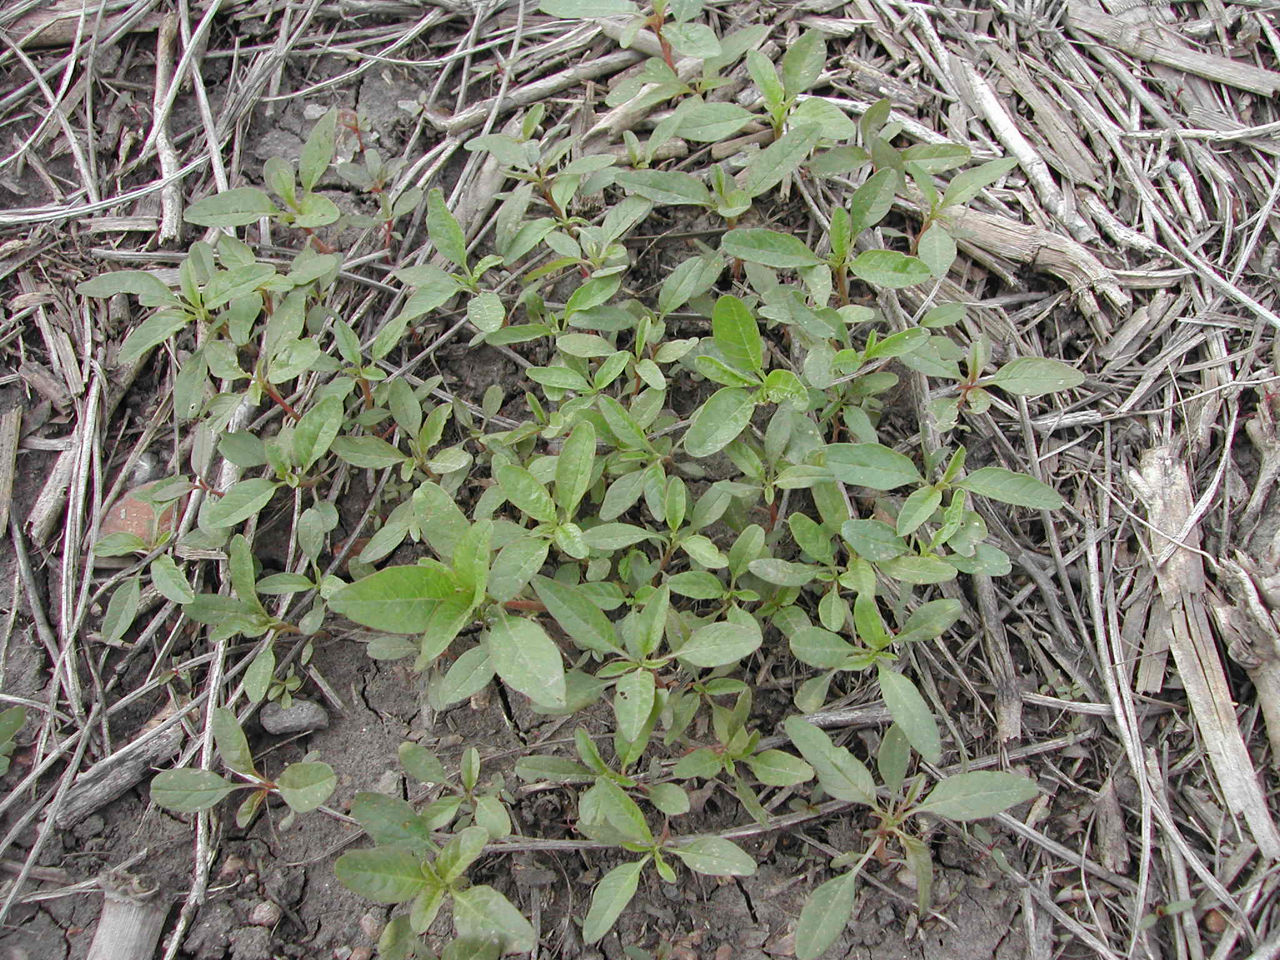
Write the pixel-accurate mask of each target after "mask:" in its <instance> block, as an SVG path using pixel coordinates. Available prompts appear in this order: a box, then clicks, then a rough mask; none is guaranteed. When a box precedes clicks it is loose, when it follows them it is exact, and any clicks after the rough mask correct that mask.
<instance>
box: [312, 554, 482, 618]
mask: <svg viewBox="0 0 1280 960" xmlns="http://www.w3.org/2000/svg"><path fill="white" fill-rule="evenodd" d="M456 587H457V585H456V583H455V581H454V579H453V576H452V575H451V574H450V573H449V571H448V570H447V569H446V568H444V567H443V566H442V565H440V564H436V565H435V566H411V567H387V568H385V569H383V570H379V571H378V572H377V573H371V574H370V575H369V576H367V577H364V578H362V579H360V580H357V581H356V582H355V583H353V584H351V585H350V586H346V587H343V588H342V589H340V590H338V591H337V592H336V593H335V594H334V595H333V597H332V598H330V600H329V608H330V609H331V610H333V612H334V613H338V614H341V615H342V616H344V617H348V618H350V619H352V620H354V621H355V622H356V623H359V624H361V625H363V626H366V627H371V628H373V629H374V630H385V631H386V632H387V633H421V632H422V631H423V630H426V629H427V627H428V626H429V625H430V623H431V616H432V614H433V613H434V611H435V608H436V605H437V604H438V603H439V601H441V600H445V599H448V598H449V597H451V596H452V595H453V593H454V591H455V589H456Z"/></svg>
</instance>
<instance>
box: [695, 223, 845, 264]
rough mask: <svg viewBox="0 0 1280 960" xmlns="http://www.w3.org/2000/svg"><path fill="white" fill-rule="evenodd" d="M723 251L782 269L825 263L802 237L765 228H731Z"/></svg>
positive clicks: (722, 241) (722, 248) (725, 239)
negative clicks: (806, 244) (807, 245)
mask: <svg viewBox="0 0 1280 960" xmlns="http://www.w3.org/2000/svg"><path fill="white" fill-rule="evenodd" d="M720 250H721V251H722V252H723V253H726V254H728V255H729V256H731V257H737V258H738V259H740V260H746V261H747V262H748V263H759V264H763V265H764V266H766V267H775V268H777V269H779V270H785V269H790V268H794V267H812V266H814V265H815V264H818V263H820V262H821V260H820V259H819V257H818V255H817V254H816V253H814V252H813V251H812V250H810V249H809V248H808V247H806V246H805V244H804V241H803V240H801V239H800V238H799V237H793V236H792V235H791V234H789V233H779V232H778V231H777V230H765V229H763V228H761V227H740V228H739V229H737V230H730V231H729V232H728V233H726V234H725V235H724V237H723V239H722V240H721V241H720Z"/></svg>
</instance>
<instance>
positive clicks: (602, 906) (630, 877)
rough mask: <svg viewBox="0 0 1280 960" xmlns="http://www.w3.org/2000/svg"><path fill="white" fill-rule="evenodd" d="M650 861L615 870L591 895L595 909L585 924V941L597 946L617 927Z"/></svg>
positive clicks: (592, 909)
mask: <svg viewBox="0 0 1280 960" xmlns="http://www.w3.org/2000/svg"><path fill="white" fill-rule="evenodd" d="M648 862H649V858H648V857H645V858H644V859H643V860H633V861H632V862H630V863H624V864H621V865H619V866H616V867H614V868H613V869H612V870H610V871H609V872H608V873H606V874H605V875H604V876H603V877H601V878H600V882H599V883H597V884H596V888H595V890H593V891H592V893H591V908H590V909H589V910H588V911H587V918H586V920H585V921H584V922H583V924H582V939H583V940H584V941H586V942H587V943H595V942H596V941H597V940H599V939H600V938H601V937H603V936H604V935H605V934H606V933H608V932H609V930H610V929H611V928H612V927H613V925H614V923H615V922H616V921H617V919H618V917H619V916H620V915H621V914H622V911H623V910H625V909H626V908H627V904H629V903H630V902H631V898H632V897H634V896H635V895H636V887H637V886H638V885H639V883H640V871H641V870H643V869H644V865H645V864H646V863H648Z"/></svg>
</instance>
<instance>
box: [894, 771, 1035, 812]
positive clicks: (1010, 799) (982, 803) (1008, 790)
mask: <svg viewBox="0 0 1280 960" xmlns="http://www.w3.org/2000/svg"><path fill="white" fill-rule="evenodd" d="M1039 793H1040V788H1039V787H1037V786H1036V783H1035V781H1034V780H1030V779H1028V778H1027V777H1020V776H1018V775H1017V774H1013V773H1005V772H1004V771H1003V770H976V771H974V772H972V773H957V774H956V775H955V776H951V777H947V779H945V780H943V781H942V782H941V783H939V784H938V785H937V786H936V787H934V788H933V790H932V791H931V792H930V793H929V795H928V796H927V797H925V799H924V801H923V802H922V803H921V804H920V805H919V806H918V807H916V808H915V811H914V812H916V813H932V814H935V815H936V816H939V817H946V818H947V819H949V820H978V819H981V818H982V817H991V816H994V815H995V814H997V813H1000V812H1001V811H1002V810H1008V809H1009V808H1010V807H1012V806H1015V805H1016V804H1019V803H1023V802H1025V801H1027V800H1033V799H1035V797H1036V796H1037V795H1038V794H1039Z"/></svg>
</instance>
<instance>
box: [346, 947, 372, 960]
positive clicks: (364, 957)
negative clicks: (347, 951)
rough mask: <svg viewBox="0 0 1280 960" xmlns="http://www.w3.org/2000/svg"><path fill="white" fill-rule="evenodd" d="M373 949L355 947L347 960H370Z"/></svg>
mask: <svg viewBox="0 0 1280 960" xmlns="http://www.w3.org/2000/svg"><path fill="white" fill-rule="evenodd" d="M372 957H373V947H356V948H355V949H354V950H352V951H351V957H350V958H349V960H372Z"/></svg>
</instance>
